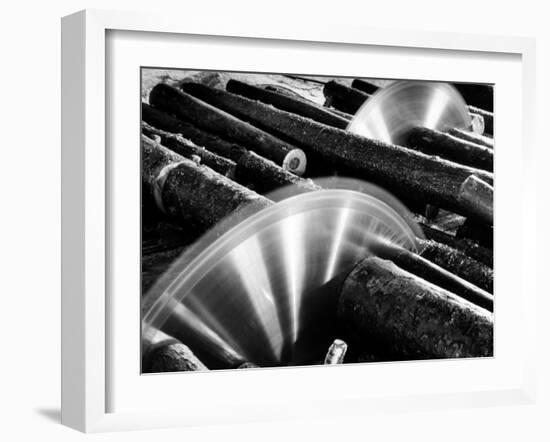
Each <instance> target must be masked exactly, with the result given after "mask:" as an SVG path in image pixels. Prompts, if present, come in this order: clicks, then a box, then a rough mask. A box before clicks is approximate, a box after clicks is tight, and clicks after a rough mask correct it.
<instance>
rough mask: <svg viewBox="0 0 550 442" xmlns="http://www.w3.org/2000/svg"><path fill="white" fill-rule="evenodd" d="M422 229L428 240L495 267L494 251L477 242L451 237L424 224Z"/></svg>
mask: <svg viewBox="0 0 550 442" xmlns="http://www.w3.org/2000/svg"><path fill="white" fill-rule="evenodd" d="M419 224H420V228H421V229H422V231H423V232H424V235H425V236H426V238H427V239H431V240H434V241H435V242H438V243H441V244H444V245H446V246H449V247H451V248H453V249H456V250H458V251H460V252H462V253H464V254H466V255H468V256H469V257H470V258H472V259H475V260H476V261H479V262H480V263H482V264H485V265H486V266H488V267H490V268H491V267H493V251H492V250H490V249H488V248H486V247H483V246H480V245H479V244H478V243H476V242H475V241H472V240H470V239H467V238H457V237H456V236H452V235H449V234H448V233H445V232H443V231H441V230H439V229H435V228H433V227H430V226H428V225H426V224H424V223H419Z"/></svg>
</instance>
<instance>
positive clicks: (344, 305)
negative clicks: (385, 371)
mask: <svg viewBox="0 0 550 442" xmlns="http://www.w3.org/2000/svg"><path fill="white" fill-rule="evenodd" d="M338 317H339V319H340V321H341V323H342V324H343V326H344V327H345V328H346V330H347V332H348V335H349V339H350V345H357V346H362V345H365V346H366V347H368V346H369V344H370V343H372V342H373V341H376V342H378V345H379V346H380V347H383V348H385V350H386V351H389V352H390V353H392V354H394V355H396V356H399V357H401V358H410V359H424V358H457V357H484V356H492V355H493V318H492V314H491V313H490V312H489V311H487V310H485V309H483V308H481V307H478V306H476V305H475V304H472V303H471V302H468V301H466V300H464V299H462V298H460V297H459V296H457V295H455V294H453V293H451V292H449V291H447V290H444V289H442V288H440V287H437V286H435V285H433V284H431V283H429V282H427V281H424V280H423V279H420V278H418V277H417V276H414V275H412V274H411V273H408V272H406V271H405V270H402V269H400V268H399V267H398V266H396V265H395V264H394V263H392V262H391V261H387V260H383V259H380V258H376V257H370V258H366V259H365V260H363V261H362V262H360V263H359V264H358V265H357V266H356V267H355V269H354V270H353V271H352V272H351V274H350V275H349V276H348V278H347V279H346V281H345V282H344V285H343V288H342V292H341V296H340V300H339V304H338Z"/></svg>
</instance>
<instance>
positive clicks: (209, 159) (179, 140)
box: [141, 122, 236, 178]
mask: <svg viewBox="0 0 550 442" xmlns="http://www.w3.org/2000/svg"><path fill="white" fill-rule="evenodd" d="M141 132H142V133H143V134H144V135H147V136H148V137H149V138H151V139H153V140H154V139H155V137H157V138H158V141H159V142H160V143H161V144H162V145H163V146H165V147H168V148H169V149H170V150H173V151H174V152H176V153H177V154H179V155H181V156H182V157H185V158H188V159H192V160H195V158H194V157H198V158H199V159H200V163H201V164H204V165H205V166H208V167H210V169H212V170H215V171H216V172H218V173H220V174H222V175H225V176H227V177H230V178H232V177H233V176H234V175H235V167H236V165H235V162H234V161H232V160H230V159H228V158H225V157H222V156H220V155H216V154H215V153H212V152H210V151H208V150H206V149H205V148H204V147H200V146H197V145H196V144H195V143H193V142H192V141H189V140H187V139H186V138H183V136H181V135H178V134H172V133H170V132H166V131H163V130H161V129H157V128H155V127H153V126H151V125H150V124H148V123H146V122H143V123H142V124H141Z"/></svg>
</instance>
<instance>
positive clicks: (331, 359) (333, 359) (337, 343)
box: [323, 339, 348, 365]
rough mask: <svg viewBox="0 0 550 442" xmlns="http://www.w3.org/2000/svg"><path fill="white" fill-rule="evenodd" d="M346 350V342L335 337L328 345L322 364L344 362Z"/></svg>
mask: <svg viewBox="0 0 550 442" xmlns="http://www.w3.org/2000/svg"><path fill="white" fill-rule="evenodd" d="M347 350H348V344H346V343H345V342H344V341H342V340H341V339H335V340H334V342H333V343H332V344H331V345H330V347H329V348H328V351H327V355H326V356H325V360H324V362H323V363H324V365H335V364H342V363H343V362H344V357H345V356H346V351H347Z"/></svg>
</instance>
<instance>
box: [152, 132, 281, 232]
mask: <svg viewBox="0 0 550 442" xmlns="http://www.w3.org/2000/svg"><path fill="white" fill-rule="evenodd" d="M141 146H142V182H143V185H144V186H145V187H148V188H149V189H151V191H152V192H153V194H154V195H155V197H156V198H155V199H156V201H157V204H158V205H159V207H160V208H161V210H163V211H164V212H165V213H167V214H168V215H170V216H171V217H173V218H174V219H177V220H180V221H183V222H185V223H190V224H191V225H193V226H195V227H196V228H198V229H199V230H206V229H207V228H210V227H212V226H213V225H214V224H216V223H218V222H219V221H221V220H222V219H223V218H225V217H226V216H227V215H229V214H230V213H232V212H234V211H235V210H237V209H239V208H242V207H244V206H247V207H250V208H251V209H250V210H261V209H263V208H265V207H268V206H270V205H272V204H273V203H272V202H271V201H270V200H268V199H267V198H264V197H263V196H261V195H258V194H257V193H255V192H252V191H251V190H249V189H247V188H246V187H243V186H241V185H240V184H237V183H235V182H233V181H231V180H229V179H228V178H226V177H224V176H223V175H220V174H218V173H216V172H214V171H213V170H212V169H210V168H208V167H206V166H202V165H197V164H196V163H194V162H193V161H190V160H188V159H186V158H184V157H182V156H181V155H178V154H176V153H175V152H172V151H171V150H169V149H168V148H166V147H164V146H162V145H160V144H158V143H155V142H154V141H152V140H151V139H149V138H147V137H146V136H144V135H142V137H141Z"/></svg>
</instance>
